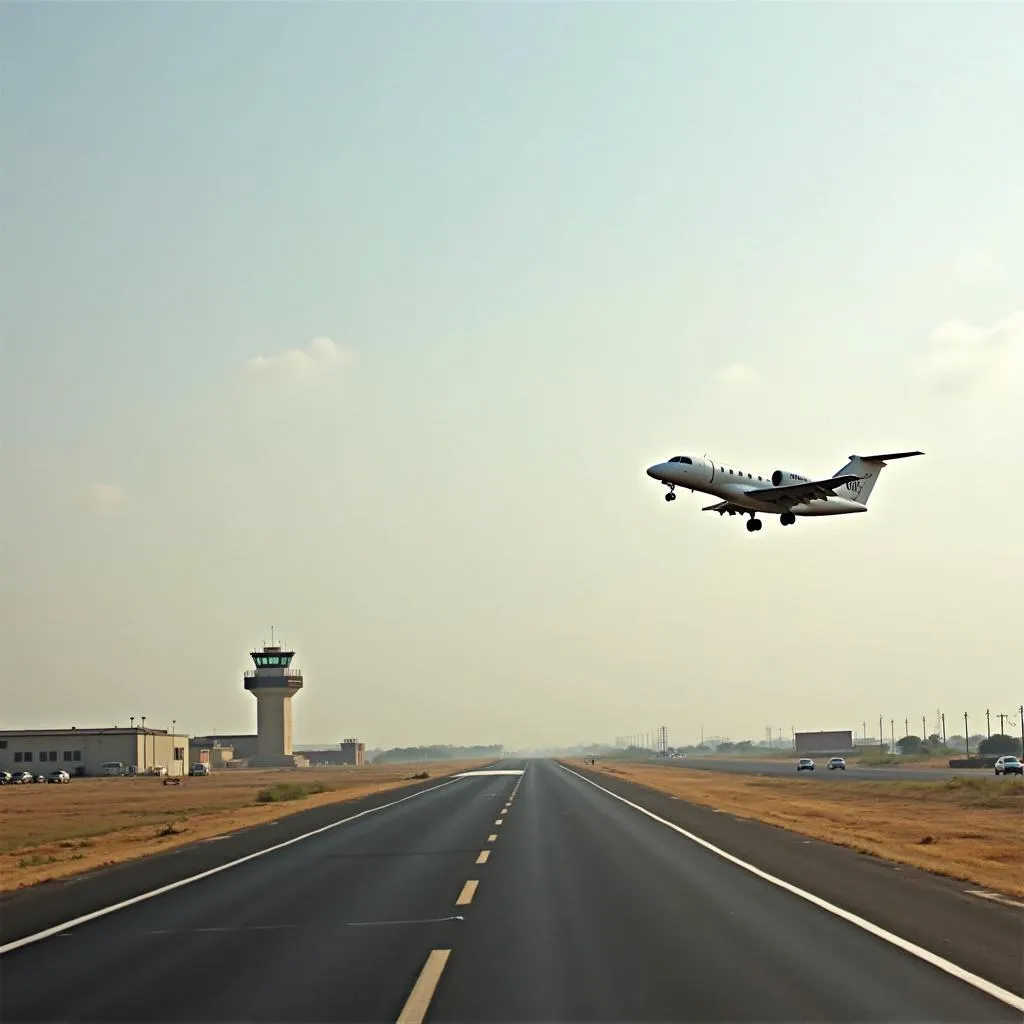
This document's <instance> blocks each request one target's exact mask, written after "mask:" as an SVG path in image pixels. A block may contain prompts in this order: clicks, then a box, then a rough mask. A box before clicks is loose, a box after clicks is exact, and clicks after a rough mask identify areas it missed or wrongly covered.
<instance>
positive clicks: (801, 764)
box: [796, 757, 814, 772]
mask: <svg viewBox="0 0 1024 1024" xmlns="http://www.w3.org/2000/svg"><path fill="white" fill-rule="evenodd" d="M796 770H797V771H798V772H802V771H805V770H806V771H809V772H813V771H814V762H813V761H812V760H811V759H810V758H809V757H801V758H800V760H799V761H797V763H796Z"/></svg>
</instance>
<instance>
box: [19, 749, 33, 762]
mask: <svg viewBox="0 0 1024 1024" xmlns="http://www.w3.org/2000/svg"><path fill="white" fill-rule="evenodd" d="M21 759H22V761H31V760H32V751H31V750H26V751H24V752H23V753H22V755H21Z"/></svg>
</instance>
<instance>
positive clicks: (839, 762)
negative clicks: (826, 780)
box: [828, 757, 846, 772]
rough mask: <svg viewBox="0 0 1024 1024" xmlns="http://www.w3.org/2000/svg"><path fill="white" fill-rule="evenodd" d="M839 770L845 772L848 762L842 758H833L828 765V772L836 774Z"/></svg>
mask: <svg viewBox="0 0 1024 1024" xmlns="http://www.w3.org/2000/svg"><path fill="white" fill-rule="evenodd" d="M837 768H841V769H842V770H843V771H844V772H845V771H846V762H845V761H844V760H843V759H842V758H841V757H833V758H832V760H831V761H829V763H828V770H829V771H830V772H834V771H835V770H836V769H837Z"/></svg>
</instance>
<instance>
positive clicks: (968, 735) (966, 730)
mask: <svg viewBox="0 0 1024 1024" xmlns="http://www.w3.org/2000/svg"><path fill="white" fill-rule="evenodd" d="M964 742H965V743H966V744H967V760H968V761H969V760H970V759H971V730H970V728H969V727H968V725H967V712H966V711H965V712H964Z"/></svg>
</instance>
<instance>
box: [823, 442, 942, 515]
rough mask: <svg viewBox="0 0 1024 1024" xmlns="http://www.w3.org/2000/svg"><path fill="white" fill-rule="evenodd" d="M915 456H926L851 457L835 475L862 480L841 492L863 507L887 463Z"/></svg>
mask: <svg viewBox="0 0 1024 1024" xmlns="http://www.w3.org/2000/svg"><path fill="white" fill-rule="evenodd" d="M915 455H924V452H890V453H889V454H887V455H851V456H850V461H849V462H848V463H847V464H846V465H845V466H843V468H842V469H840V470H838V471H837V472H836V473H835V474H834V475H835V476H843V475H844V474H847V473H852V474H853V475H854V476H859V477H860V479H859V480H858V481H856V482H855V483H851V484H846V486H845V487H844V488H843V490H842V491H841V492H840V493H841V494H842V496H843V497H844V498H849V499H850V500H851V501H857V502H860V504H861V505H866V504H867V503H868V498H869V497H870V496H871V492H872V491H873V490H874V487H875V484H876V483H878V477H879V475H880V474H881V472H882V470H883V469H884V468H885V465H886V463H888V462H892V461H893V460H895V459H909V458H912V457H913V456H915Z"/></svg>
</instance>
